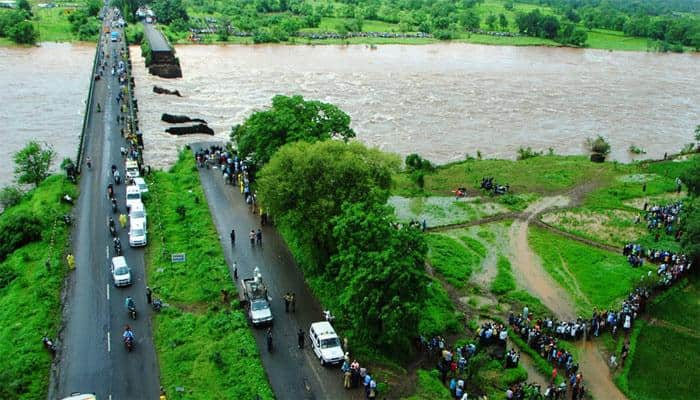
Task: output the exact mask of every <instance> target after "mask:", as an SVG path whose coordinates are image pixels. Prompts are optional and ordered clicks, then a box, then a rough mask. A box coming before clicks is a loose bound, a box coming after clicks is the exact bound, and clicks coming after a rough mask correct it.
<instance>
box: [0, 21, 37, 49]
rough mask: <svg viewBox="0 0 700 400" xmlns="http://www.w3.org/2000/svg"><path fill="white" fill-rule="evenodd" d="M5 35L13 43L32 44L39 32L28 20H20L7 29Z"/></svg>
mask: <svg viewBox="0 0 700 400" xmlns="http://www.w3.org/2000/svg"><path fill="white" fill-rule="evenodd" d="M7 37H9V38H10V39H12V41H14V42H15V43H20V44H34V43H36V40H37V39H38V38H39V32H38V31H37V30H36V28H34V24H32V23H31V22H30V21H22V22H20V23H18V24H17V25H14V26H12V27H10V28H9V29H8V30H7Z"/></svg>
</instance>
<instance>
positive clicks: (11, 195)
mask: <svg viewBox="0 0 700 400" xmlns="http://www.w3.org/2000/svg"><path fill="white" fill-rule="evenodd" d="M22 196H24V192H23V191H22V189H20V188H19V186H6V187H4V188H2V190H0V207H2V208H10V207H12V206H14V205H16V204H18V203H19V202H20V200H22Z"/></svg>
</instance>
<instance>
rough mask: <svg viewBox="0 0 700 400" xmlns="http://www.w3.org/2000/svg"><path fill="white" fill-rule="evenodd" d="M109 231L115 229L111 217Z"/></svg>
mask: <svg viewBox="0 0 700 400" xmlns="http://www.w3.org/2000/svg"><path fill="white" fill-rule="evenodd" d="M109 229H110V230H112V229H114V218H112V217H109Z"/></svg>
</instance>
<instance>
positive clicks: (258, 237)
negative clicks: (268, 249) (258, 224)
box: [255, 228, 262, 246]
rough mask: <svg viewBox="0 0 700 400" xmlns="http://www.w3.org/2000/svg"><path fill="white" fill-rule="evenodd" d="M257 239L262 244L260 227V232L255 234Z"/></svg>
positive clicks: (259, 244)
mask: <svg viewBox="0 0 700 400" xmlns="http://www.w3.org/2000/svg"><path fill="white" fill-rule="evenodd" d="M255 239H256V241H257V242H258V246H262V230H261V229H260V228H258V232H257V233H256V234H255Z"/></svg>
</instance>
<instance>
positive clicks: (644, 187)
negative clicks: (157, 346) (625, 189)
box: [642, 182, 647, 192]
mask: <svg viewBox="0 0 700 400" xmlns="http://www.w3.org/2000/svg"><path fill="white" fill-rule="evenodd" d="M646 191H647V183H646V182H644V184H643V185H642V192H646Z"/></svg>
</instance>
